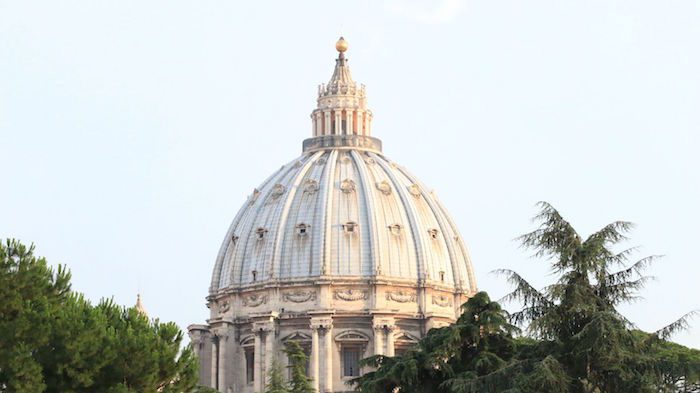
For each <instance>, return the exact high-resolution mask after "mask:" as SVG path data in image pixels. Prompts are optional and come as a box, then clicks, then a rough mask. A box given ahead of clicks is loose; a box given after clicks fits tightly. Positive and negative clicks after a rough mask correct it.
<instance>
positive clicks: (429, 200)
mask: <svg viewBox="0 0 700 393" xmlns="http://www.w3.org/2000/svg"><path fill="white" fill-rule="evenodd" d="M398 170H399V171H400V172H401V173H402V174H403V175H404V176H406V178H408V179H409V180H410V181H412V182H413V183H414V184H417V185H418V186H419V188H420V193H421V197H422V198H423V199H424V200H425V202H426V204H427V205H428V207H429V208H430V210H431V211H432V213H433V215H434V216H435V217H436V219H437V220H436V221H437V224H438V226H439V227H440V231H441V232H442V233H443V242H444V244H445V246H446V248H447V250H448V253H449V257H450V258H449V259H450V262H451V265H452V266H450V268H451V270H452V272H453V279H454V284H455V287H463V285H464V284H463V281H462V274H461V272H455V268H456V266H455V264H458V263H459V261H458V257H457V252H456V250H455V249H454V242H452V241H449V237H450V236H451V235H452V234H455V235H456V236H457V237H458V239H457V240H456V242H457V243H461V241H462V240H461V236H459V232H457V231H456V228H455V227H454V225H451V221H450V218H449V214H447V212H446V211H445V209H444V208H443V207H442V205H441V204H440V203H439V201H438V199H437V196H436V195H434V194H433V193H431V192H428V191H427V188H426V187H425V185H424V184H422V182H420V180H418V179H417V178H416V177H415V176H414V175H412V174H411V173H409V172H408V171H407V170H406V169H404V168H398ZM446 223H447V224H448V225H450V228H449V229H450V230H449V231H448V230H447V229H448V228H446V227H445V224H446ZM453 240H454V239H453ZM458 247H459V245H458ZM460 251H462V252H461V255H462V257H463V259H464V261H465V262H466V261H469V258H468V254H465V253H464V250H460ZM460 281H461V282H460Z"/></svg>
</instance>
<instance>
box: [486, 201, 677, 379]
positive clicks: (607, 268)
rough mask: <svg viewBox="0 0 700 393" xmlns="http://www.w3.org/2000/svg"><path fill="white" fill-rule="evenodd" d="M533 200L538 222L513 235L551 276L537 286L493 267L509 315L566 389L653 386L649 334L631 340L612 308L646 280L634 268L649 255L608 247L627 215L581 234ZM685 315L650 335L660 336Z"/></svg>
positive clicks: (622, 234) (625, 228)
mask: <svg viewBox="0 0 700 393" xmlns="http://www.w3.org/2000/svg"><path fill="white" fill-rule="evenodd" d="M539 206H540V207H541V212H540V213H539V214H538V215H537V216H536V220H538V221H540V223H541V224H540V227H539V228H538V229H536V230H535V231H533V232H531V233H528V234H526V235H523V236H521V237H520V240H521V241H522V244H523V246H524V247H526V248H531V249H534V250H535V256H537V257H545V258H548V259H549V260H550V261H551V266H552V270H553V272H554V274H556V275H557V276H558V279H557V281H556V282H555V283H554V284H552V285H550V286H548V287H546V288H545V289H544V291H538V290H537V289H535V288H534V287H532V286H531V285H530V284H529V283H528V282H527V281H526V280H525V279H524V278H522V277H521V276H520V275H519V274H517V273H516V272H514V271H510V270H501V271H500V273H502V274H505V275H506V276H507V277H508V279H509V281H510V282H511V283H513V284H514V285H515V289H514V291H513V292H512V293H510V294H509V295H508V296H507V297H506V298H507V299H511V300H519V301H521V302H522V303H523V305H524V308H523V309H522V310H521V311H519V312H517V313H515V314H513V321H515V322H516V323H518V324H526V325H527V326H528V333H529V334H530V335H532V336H533V337H536V338H538V339H540V340H541V342H540V344H539V345H540V346H542V347H545V348H547V351H548V352H549V353H551V354H552V355H553V357H554V358H555V359H556V361H557V362H559V363H560V364H561V366H562V367H563V369H564V370H565V371H566V374H567V375H568V376H569V380H570V383H569V391H570V392H572V393H579V392H580V393H584V392H585V393H587V392H615V393H624V392H630V393H632V392H634V393H639V392H647V391H648V392H657V391H658V390H659V389H660V388H661V386H662V385H663V382H662V381H660V380H659V379H658V378H656V376H657V375H658V374H656V373H655V372H654V370H655V368H656V362H657V359H655V358H654V357H653V356H652V352H651V351H650V348H651V345H652V340H643V341H640V340H636V339H635V337H634V334H633V332H632V330H631V327H632V325H631V323H630V322H629V321H627V319H625V318H624V317H623V316H622V315H620V313H619V312H618V311H617V309H616V307H617V306H618V305H620V304H622V303H625V302H629V301H631V300H633V299H635V298H636V294H637V291H638V290H639V289H641V288H642V287H643V286H644V284H645V283H646V282H647V281H648V280H649V277H647V276H644V275H643V274H642V272H643V271H644V269H645V268H646V267H647V266H648V265H649V264H650V263H652V262H653V261H654V260H655V259H656V258H657V257H656V256H649V257H646V258H642V259H640V260H638V261H636V262H633V263H629V258H630V257H631V255H632V254H633V252H634V251H635V249H634V248H630V249H625V250H622V251H615V250H613V247H614V246H616V245H617V244H618V243H620V242H621V241H623V240H626V239H627V237H626V234H627V233H628V232H629V230H630V229H631V228H632V224H631V223H629V222H625V221H617V222H613V223H611V224H609V225H606V226H605V227H603V228H602V229H601V230H599V231H597V232H595V233H594V234H592V235H590V236H589V237H587V238H586V239H585V240H584V239H583V238H582V237H581V236H580V235H579V234H578V233H577V232H576V231H575V230H574V228H573V227H572V226H571V225H570V224H569V223H568V222H567V221H566V220H564V219H563V218H562V216H561V215H560V214H559V212H558V211H557V210H556V209H554V207H552V206H551V205H549V204H547V203H544V202H541V203H540V204H539ZM616 268H618V269H619V270H615V269H616ZM689 316H690V315H687V316H685V317H683V318H681V319H680V320H678V321H676V322H675V323H673V324H671V325H669V326H668V327H666V328H664V329H661V330H659V331H658V332H656V334H655V336H654V337H659V338H665V337H667V336H668V335H669V334H671V333H672V332H674V331H676V330H678V329H679V328H682V327H683V326H684V325H685V324H686V320H687V318H688V317H689Z"/></svg>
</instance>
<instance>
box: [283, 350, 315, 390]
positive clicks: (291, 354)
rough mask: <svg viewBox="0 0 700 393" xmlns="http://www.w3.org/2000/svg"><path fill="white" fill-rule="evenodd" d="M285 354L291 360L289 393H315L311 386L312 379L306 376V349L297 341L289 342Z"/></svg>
mask: <svg viewBox="0 0 700 393" xmlns="http://www.w3.org/2000/svg"><path fill="white" fill-rule="evenodd" d="M284 352H285V353H286V354H287V357H288V358H289V371H290V380H289V392H290V393H314V392H315V390H314V388H313V386H312V385H311V378H309V377H308V376H307V375H306V364H307V363H308V360H309V358H308V356H306V353H305V352H304V349H303V348H302V347H301V345H299V343H298V342H296V341H288V342H287V343H286V344H285V350H284Z"/></svg>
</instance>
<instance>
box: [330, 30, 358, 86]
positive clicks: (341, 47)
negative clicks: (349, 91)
mask: <svg viewBox="0 0 700 393" xmlns="http://www.w3.org/2000/svg"><path fill="white" fill-rule="evenodd" d="M335 49H336V50H337V51H338V58H337V59H335V69H334V70H333V76H331V80H330V81H329V82H328V84H327V85H326V86H327V87H328V88H330V89H334V90H335V91H336V92H338V91H340V88H343V87H346V86H351V85H352V86H356V83H355V82H354V81H353V80H352V74H351V73H350V67H348V60H347V59H346V58H345V51H347V50H348V42H347V41H345V38H343V37H340V39H339V40H338V42H336V43H335Z"/></svg>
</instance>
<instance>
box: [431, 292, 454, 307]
mask: <svg viewBox="0 0 700 393" xmlns="http://www.w3.org/2000/svg"><path fill="white" fill-rule="evenodd" d="M433 304H434V305H436V306H440V307H452V298H451V297H448V296H445V295H433Z"/></svg>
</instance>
